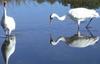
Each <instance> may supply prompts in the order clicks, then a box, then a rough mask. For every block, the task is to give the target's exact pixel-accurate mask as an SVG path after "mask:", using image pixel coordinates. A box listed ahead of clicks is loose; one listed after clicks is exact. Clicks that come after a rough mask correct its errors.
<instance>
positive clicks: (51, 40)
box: [49, 34, 53, 44]
mask: <svg viewBox="0 0 100 64" xmlns="http://www.w3.org/2000/svg"><path fill="white" fill-rule="evenodd" d="M49 42H50V44H52V42H53V39H52V37H51V34H50V40H49Z"/></svg>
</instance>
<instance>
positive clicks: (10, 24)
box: [1, 1, 16, 36]
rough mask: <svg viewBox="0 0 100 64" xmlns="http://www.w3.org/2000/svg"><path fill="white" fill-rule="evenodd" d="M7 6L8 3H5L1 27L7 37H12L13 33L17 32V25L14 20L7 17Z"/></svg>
mask: <svg viewBox="0 0 100 64" xmlns="http://www.w3.org/2000/svg"><path fill="white" fill-rule="evenodd" d="M6 5H7V1H4V5H3V6H4V7H3V16H2V19H1V26H2V28H3V29H4V32H5V33H6V36H8V35H11V32H12V31H13V30H15V26H16V25H15V20H14V18H13V17H10V16H7V11H6Z"/></svg>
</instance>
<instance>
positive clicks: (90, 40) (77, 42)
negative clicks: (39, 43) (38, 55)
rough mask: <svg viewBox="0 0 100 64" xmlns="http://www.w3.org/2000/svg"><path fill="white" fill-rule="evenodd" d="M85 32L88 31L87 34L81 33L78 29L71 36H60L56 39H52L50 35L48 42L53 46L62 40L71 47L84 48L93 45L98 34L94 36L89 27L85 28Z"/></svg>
mask: <svg viewBox="0 0 100 64" xmlns="http://www.w3.org/2000/svg"><path fill="white" fill-rule="evenodd" d="M87 32H88V33H89V35H81V32H80V31H79V30H78V31H77V33H76V34H74V35H73V36H70V37H64V36H60V37H58V38H57V40H53V38H52V37H51V35H50V44H52V45H53V46H55V45H57V44H58V43H59V42H60V41H62V42H65V43H66V44H68V45H69V46H71V47H76V48H85V47H88V46H90V45H94V44H95V43H96V42H98V41H99V39H100V37H99V36H94V35H93V34H92V32H91V31H90V30H89V29H87Z"/></svg>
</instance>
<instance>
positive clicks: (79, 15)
mask: <svg viewBox="0 0 100 64" xmlns="http://www.w3.org/2000/svg"><path fill="white" fill-rule="evenodd" d="M55 17H56V18H57V19H58V20H60V21H64V20H65V19H67V18H70V19H72V20H74V21H75V22H77V24H78V28H79V25H80V23H81V22H83V21H84V20H86V19H89V18H90V19H92V18H98V17H100V15H99V13H98V12H96V10H94V9H87V8H73V9H70V10H69V13H68V15H64V16H61V17H60V16H59V15H58V14H56V13H52V15H51V18H55ZM90 22H91V21H90ZM90 22H89V23H90ZM89 23H88V24H87V26H88V25H89Z"/></svg>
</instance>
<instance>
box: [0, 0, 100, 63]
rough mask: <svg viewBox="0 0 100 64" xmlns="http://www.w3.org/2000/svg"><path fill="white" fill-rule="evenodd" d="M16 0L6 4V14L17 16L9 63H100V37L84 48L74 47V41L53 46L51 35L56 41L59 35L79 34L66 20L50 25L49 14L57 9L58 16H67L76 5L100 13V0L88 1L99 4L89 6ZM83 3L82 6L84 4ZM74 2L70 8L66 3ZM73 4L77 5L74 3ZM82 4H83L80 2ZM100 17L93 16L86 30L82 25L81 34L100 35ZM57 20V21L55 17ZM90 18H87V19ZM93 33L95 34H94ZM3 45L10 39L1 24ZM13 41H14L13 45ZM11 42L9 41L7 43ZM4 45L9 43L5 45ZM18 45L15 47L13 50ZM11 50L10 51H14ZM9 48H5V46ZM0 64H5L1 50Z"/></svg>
mask: <svg viewBox="0 0 100 64" xmlns="http://www.w3.org/2000/svg"><path fill="white" fill-rule="evenodd" d="M65 1H66V3H64V0H58V1H53V0H47V1H45V0H33V1H31V0H30V1H29V0H16V2H15V1H9V4H8V6H7V14H8V15H10V16H12V17H14V19H15V21H16V30H15V36H13V37H12V38H11V40H10V42H11V43H10V45H13V46H12V48H11V49H12V51H9V50H8V52H6V53H7V54H8V53H9V52H10V53H9V55H11V56H10V58H9V64H99V63H100V61H99V59H100V57H99V56H100V51H99V49H100V40H98V41H97V42H95V43H94V45H87V46H85V47H73V46H70V44H71V43H69V42H63V41H60V42H59V43H58V44H57V45H55V46H53V45H52V44H51V43H50V40H51V37H52V39H53V40H57V39H58V38H59V37H60V36H63V37H66V38H67V37H68V38H70V37H72V36H74V35H75V34H77V26H76V24H75V23H74V22H73V21H72V20H70V19H67V20H65V22H53V23H52V24H49V16H50V14H51V13H53V12H56V13H57V14H59V15H65V14H67V13H68V10H69V9H70V7H71V8H73V7H82V6H83V7H88V8H93V9H96V10H97V12H99V13H100V5H99V4H100V3H99V1H98V0H91V1H89V2H91V3H93V2H94V4H95V3H96V2H97V3H99V4H98V5H94V4H93V5H92V4H91V6H89V5H90V4H89V5H87V3H86V5H85V4H84V1H82V0H81V1H80V3H79V5H78V4H77V1H76V2H73V0H72V1H69V2H67V0H65ZM82 2H83V5H82V4H81V3H82ZM68 3H71V6H70V7H69V6H68V5H67V4H68ZM73 3H74V4H73ZM80 4H81V5H80ZM1 17H2V5H1V6H0V18H1ZM99 20H100V18H96V19H93V21H92V22H91V25H90V26H91V27H92V28H90V29H89V31H88V30H86V29H85V25H86V24H87V22H84V23H82V24H81V27H80V28H81V29H80V33H81V34H82V36H87V37H93V36H94V37H99V36H100V29H99V25H100V22H99ZM55 21H58V20H55ZM87 21H88V20H87ZM91 33H92V35H93V36H91ZM0 35H1V37H0V47H1V49H2V47H3V44H4V43H5V42H6V43H7V42H8V41H9V40H7V39H6V38H3V37H2V36H3V35H4V32H3V29H2V28H1V27H0ZM12 43H14V44H12ZM8 44H9V42H8ZM5 46H7V45H6V44H5ZM14 48H15V50H14ZM11 49H10V50H11ZM4 50H6V48H4ZM0 64H4V57H3V54H2V51H0Z"/></svg>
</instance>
